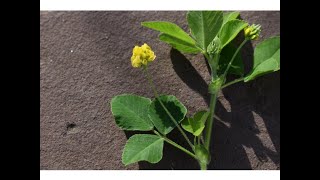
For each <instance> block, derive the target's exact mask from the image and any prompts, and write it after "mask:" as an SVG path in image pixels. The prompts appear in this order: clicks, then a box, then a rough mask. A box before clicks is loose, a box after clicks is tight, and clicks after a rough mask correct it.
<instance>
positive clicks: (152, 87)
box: [143, 66, 194, 150]
mask: <svg viewBox="0 0 320 180" xmlns="http://www.w3.org/2000/svg"><path fill="white" fill-rule="evenodd" d="M143 69H144V70H145V72H146V76H147V79H148V81H149V84H150V86H151V89H152V90H153V93H154V95H155V97H156V98H157V99H158V101H159V102H160V105H161V106H162V108H163V109H164V110H165V111H166V113H167V114H168V116H169V117H170V119H171V121H172V122H173V123H174V124H175V126H177V128H178V129H179V131H180V132H181V134H182V136H183V137H184V138H185V139H186V141H187V142H188V144H189V146H190V147H191V149H192V150H194V146H193V145H192V143H191V142H190V140H189V138H188V137H187V135H186V134H185V133H184V131H183V130H182V129H181V127H180V126H179V124H178V123H177V121H176V120H175V119H174V118H173V117H172V115H171V113H170V112H169V111H168V109H167V108H166V107H165V106H164V104H163V103H162V101H161V100H160V98H159V95H158V92H157V90H156V88H155V86H154V85H153V82H152V80H151V76H150V75H149V72H148V69H147V66H144V68H143Z"/></svg>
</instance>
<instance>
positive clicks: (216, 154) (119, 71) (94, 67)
mask: <svg viewBox="0 0 320 180" xmlns="http://www.w3.org/2000/svg"><path fill="white" fill-rule="evenodd" d="M185 14H186V12H184V11H178V12H173V11H171V12H155V11H148V12H143V11H131V12H124V11H123V12H117V11H109V12H103V11H100V12H44V11H42V12H40V169H41V170H44V169H79V170H81V169H198V165H197V162H196V161H195V160H193V159H191V158H189V157H188V156H187V155H185V154H184V153H183V152H180V151H179V150H177V149H175V148H173V147H171V146H170V145H169V144H165V148H164V158H163V159H162V160H161V161H160V163H158V164H149V163H146V162H142V163H136V164H133V165H129V166H127V167H125V166H124V165H123V164H122V163H121V154H122V149H123V147H124V145H125V142H126V140H127V139H128V137H130V135H132V133H130V132H124V131H122V130H120V129H119V128H118V127H117V126H116V124H115V122H114V119H113V117H112V115H111V112H110V100H111V98H112V97H113V96H115V95H119V94H122V93H132V94H137V95H142V96H147V97H150V98H152V97H153V94H152V92H151V90H150V89H149V88H148V87H147V81H146V79H145V77H144V75H143V74H142V71H141V70H139V69H134V68H132V67H131V64H130V57H131V54H132V48H133V46H134V45H141V44H142V43H144V42H146V43H148V44H149V45H150V46H151V47H152V48H153V50H154V51H155V53H156V55H157V58H156V60H155V61H154V62H153V63H152V64H151V65H150V66H149V68H150V71H151V74H152V75H153V79H154V81H155V84H156V86H157V88H158V90H159V92H161V93H162V94H172V95H175V96H176V97H177V98H178V99H179V100H180V101H181V102H182V103H184V105H185V106H186V107H187V109H188V113H189V114H193V113H194V112H196V111H198V110H203V109H206V108H207V106H208V102H209V96H208V93H207V82H208V81H209V79H210V75H209V73H208V69H207V67H206V64H205V61H204V58H203V57H202V56H200V55H195V56H194V55H183V54H180V53H179V52H177V51H175V50H172V49H171V48H170V46H168V45H167V44H165V43H163V42H161V41H159V40H158V39H157V37H158V33H157V32H155V31H152V30H150V29H147V28H144V27H141V26H140V22H142V21H151V20H162V21H171V22H174V23H176V24H178V25H180V26H181V27H183V28H184V29H185V30H187V29H186V28H187V24H186V17H185ZM241 18H242V19H244V20H247V21H249V22H250V23H259V24H261V25H262V38H261V39H260V40H257V41H256V42H253V43H252V44H251V43H248V44H247V45H246V46H245V48H244V49H243V51H242V57H243V58H244V61H245V64H246V67H245V69H246V72H248V70H249V68H250V66H252V62H251V61H252V52H253V48H254V46H255V45H256V43H257V42H259V41H261V40H262V39H264V38H266V37H270V36H273V35H279V34H280V12H275V11H265V12H241ZM230 78H233V77H230ZM217 115H218V116H219V117H220V118H221V119H222V121H218V120H216V121H215V126H214V128H213V138H212V139H213V150H212V152H211V153H212V156H213V157H212V163H211V164H210V165H209V168H210V169H280V72H277V73H273V74H270V75H266V76H264V77H261V78H258V79H256V80H254V81H252V82H250V83H246V84H244V83H238V84H235V85H233V86H231V87H228V88H226V89H224V90H223V92H222V93H221V94H220V96H219V101H218V104H217ZM169 137H170V138H172V139H174V140H175V141H177V142H179V143H180V144H182V145H185V143H184V141H183V138H182V137H181V135H180V134H179V133H178V132H177V131H173V132H172V133H171V134H170V136H169Z"/></svg>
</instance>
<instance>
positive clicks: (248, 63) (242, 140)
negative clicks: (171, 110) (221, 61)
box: [127, 37, 280, 169]
mask: <svg viewBox="0 0 320 180" xmlns="http://www.w3.org/2000/svg"><path fill="white" fill-rule="evenodd" d="M240 38H241V37H240ZM242 38H243V37H242ZM236 43H238V41H236ZM244 52H245V53H244ZM170 53H171V61H172V64H173V68H174V70H175V71H176V73H177V75H178V76H179V77H180V78H181V79H182V80H183V82H184V83H185V84H186V85H188V86H189V87H190V88H191V89H193V90H195V91H196V92H197V93H199V94H200V95H201V96H203V98H204V99H205V101H206V103H207V105H209V100H210V95H209V94H208V93H207V89H208V85H207V83H206V82H205V81H204V80H203V79H202V77H201V76H200V75H199V73H198V72H197V71H196V69H195V68H194V67H193V66H192V64H191V63H190V61H189V60H188V59H187V58H186V57H185V56H184V55H183V54H181V53H180V52H178V51H176V50H174V49H172V50H171V52H170ZM241 55H242V58H243V61H244V64H245V73H248V71H249V70H250V69H251V67H252V58H253V47H252V44H250V43H247V44H246V45H245V46H244V48H243V49H242V52H241ZM279 75H280V73H279V72H277V73H273V74H270V75H266V76H265V77H260V78H258V79H256V80H254V81H252V82H249V83H237V84H234V85H233V86H230V87H227V88H225V89H223V90H222V93H223V95H224V98H225V99H226V100H227V101H228V103H229V105H228V106H229V107H228V110H227V109H226V107H225V106H224V103H222V102H221V99H220V100H219V101H217V106H216V114H217V116H218V117H220V118H221V119H222V121H218V120H215V122H214V127H213V135H212V136H213V137H212V138H211V139H212V143H211V156H212V160H211V163H210V164H209V166H208V169H259V166H260V165H261V164H263V163H264V162H266V161H268V159H270V160H271V161H272V162H273V163H275V164H276V165H277V167H278V168H277V169H279V168H280V76H279ZM234 78H236V77H228V80H227V81H230V80H232V79H234ZM254 115H255V116H260V119H262V122H256V121H255V119H254ZM261 129H265V130H266V131H267V134H268V135H269V137H270V140H268V141H269V143H271V146H273V147H274V149H275V150H271V149H269V148H267V147H266V146H265V145H264V144H263V143H262V141H261V140H260V138H259V136H258V135H259V133H260V131H261ZM127 137H129V135H128V134H127ZM169 138H171V139H172V140H174V141H176V142H178V143H179V144H180V145H182V146H184V147H188V144H187V143H185V141H184V139H183V138H182V137H181V135H180V133H179V132H178V131H177V130H176V129H175V130H174V131H173V132H171V133H170V134H169ZM190 139H191V137H190ZM264 140H265V138H264ZM246 149H249V150H251V151H253V152H254V154H255V156H256V157H253V158H254V160H253V161H254V163H253V164H254V165H253V164H252V162H250V160H249V157H248V156H247V153H246ZM251 159H252V158H251ZM256 159H257V160H256ZM270 160H269V161H270ZM251 161H252V160H251ZM139 168H140V169H199V166H198V163H197V162H196V160H194V159H192V158H191V157H189V156H188V155H186V154H185V153H183V152H181V151H180V150H178V149H176V148H174V147H172V146H170V145H168V144H166V145H165V146H164V154H163V159H162V160H161V161H160V162H159V163H157V164H150V163H147V162H140V163H139Z"/></svg>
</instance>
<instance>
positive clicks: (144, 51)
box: [131, 43, 156, 68]
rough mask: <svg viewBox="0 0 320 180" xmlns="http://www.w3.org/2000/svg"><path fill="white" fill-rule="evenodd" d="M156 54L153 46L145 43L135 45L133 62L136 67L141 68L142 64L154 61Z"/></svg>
mask: <svg viewBox="0 0 320 180" xmlns="http://www.w3.org/2000/svg"><path fill="white" fill-rule="evenodd" d="M155 58H156V56H155V55H154V52H153V51H152V50H151V48H150V47H149V46H148V45H147V44H146V43H144V44H143V45H142V46H141V47H139V46H135V47H134V48H133V51H132V56H131V64H132V66H133V67H135V68H139V67H141V66H142V65H143V66H146V65H147V64H148V63H149V62H152V61H153V60H154V59H155Z"/></svg>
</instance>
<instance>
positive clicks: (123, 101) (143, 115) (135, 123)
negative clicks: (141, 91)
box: [111, 94, 153, 131]
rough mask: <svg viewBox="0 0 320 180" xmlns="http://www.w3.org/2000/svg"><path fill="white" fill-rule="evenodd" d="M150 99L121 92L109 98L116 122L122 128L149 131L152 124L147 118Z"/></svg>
mask: <svg viewBox="0 0 320 180" xmlns="http://www.w3.org/2000/svg"><path fill="white" fill-rule="evenodd" d="M150 104H151V100H150V99H148V98H145V97H141V96H136V95H130V94H123V95H119V96H115V97H113V98H112V100H111V112H112V114H113V116H114V118H115V121H116V124H117V125H118V126H119V127H120V128H121V129H123V130H131V131H136V130H138V131H149V130H152V128H153V124H152V122H151V121H150V120H149V118H148V109H149V106H150Z"/></svg>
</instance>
